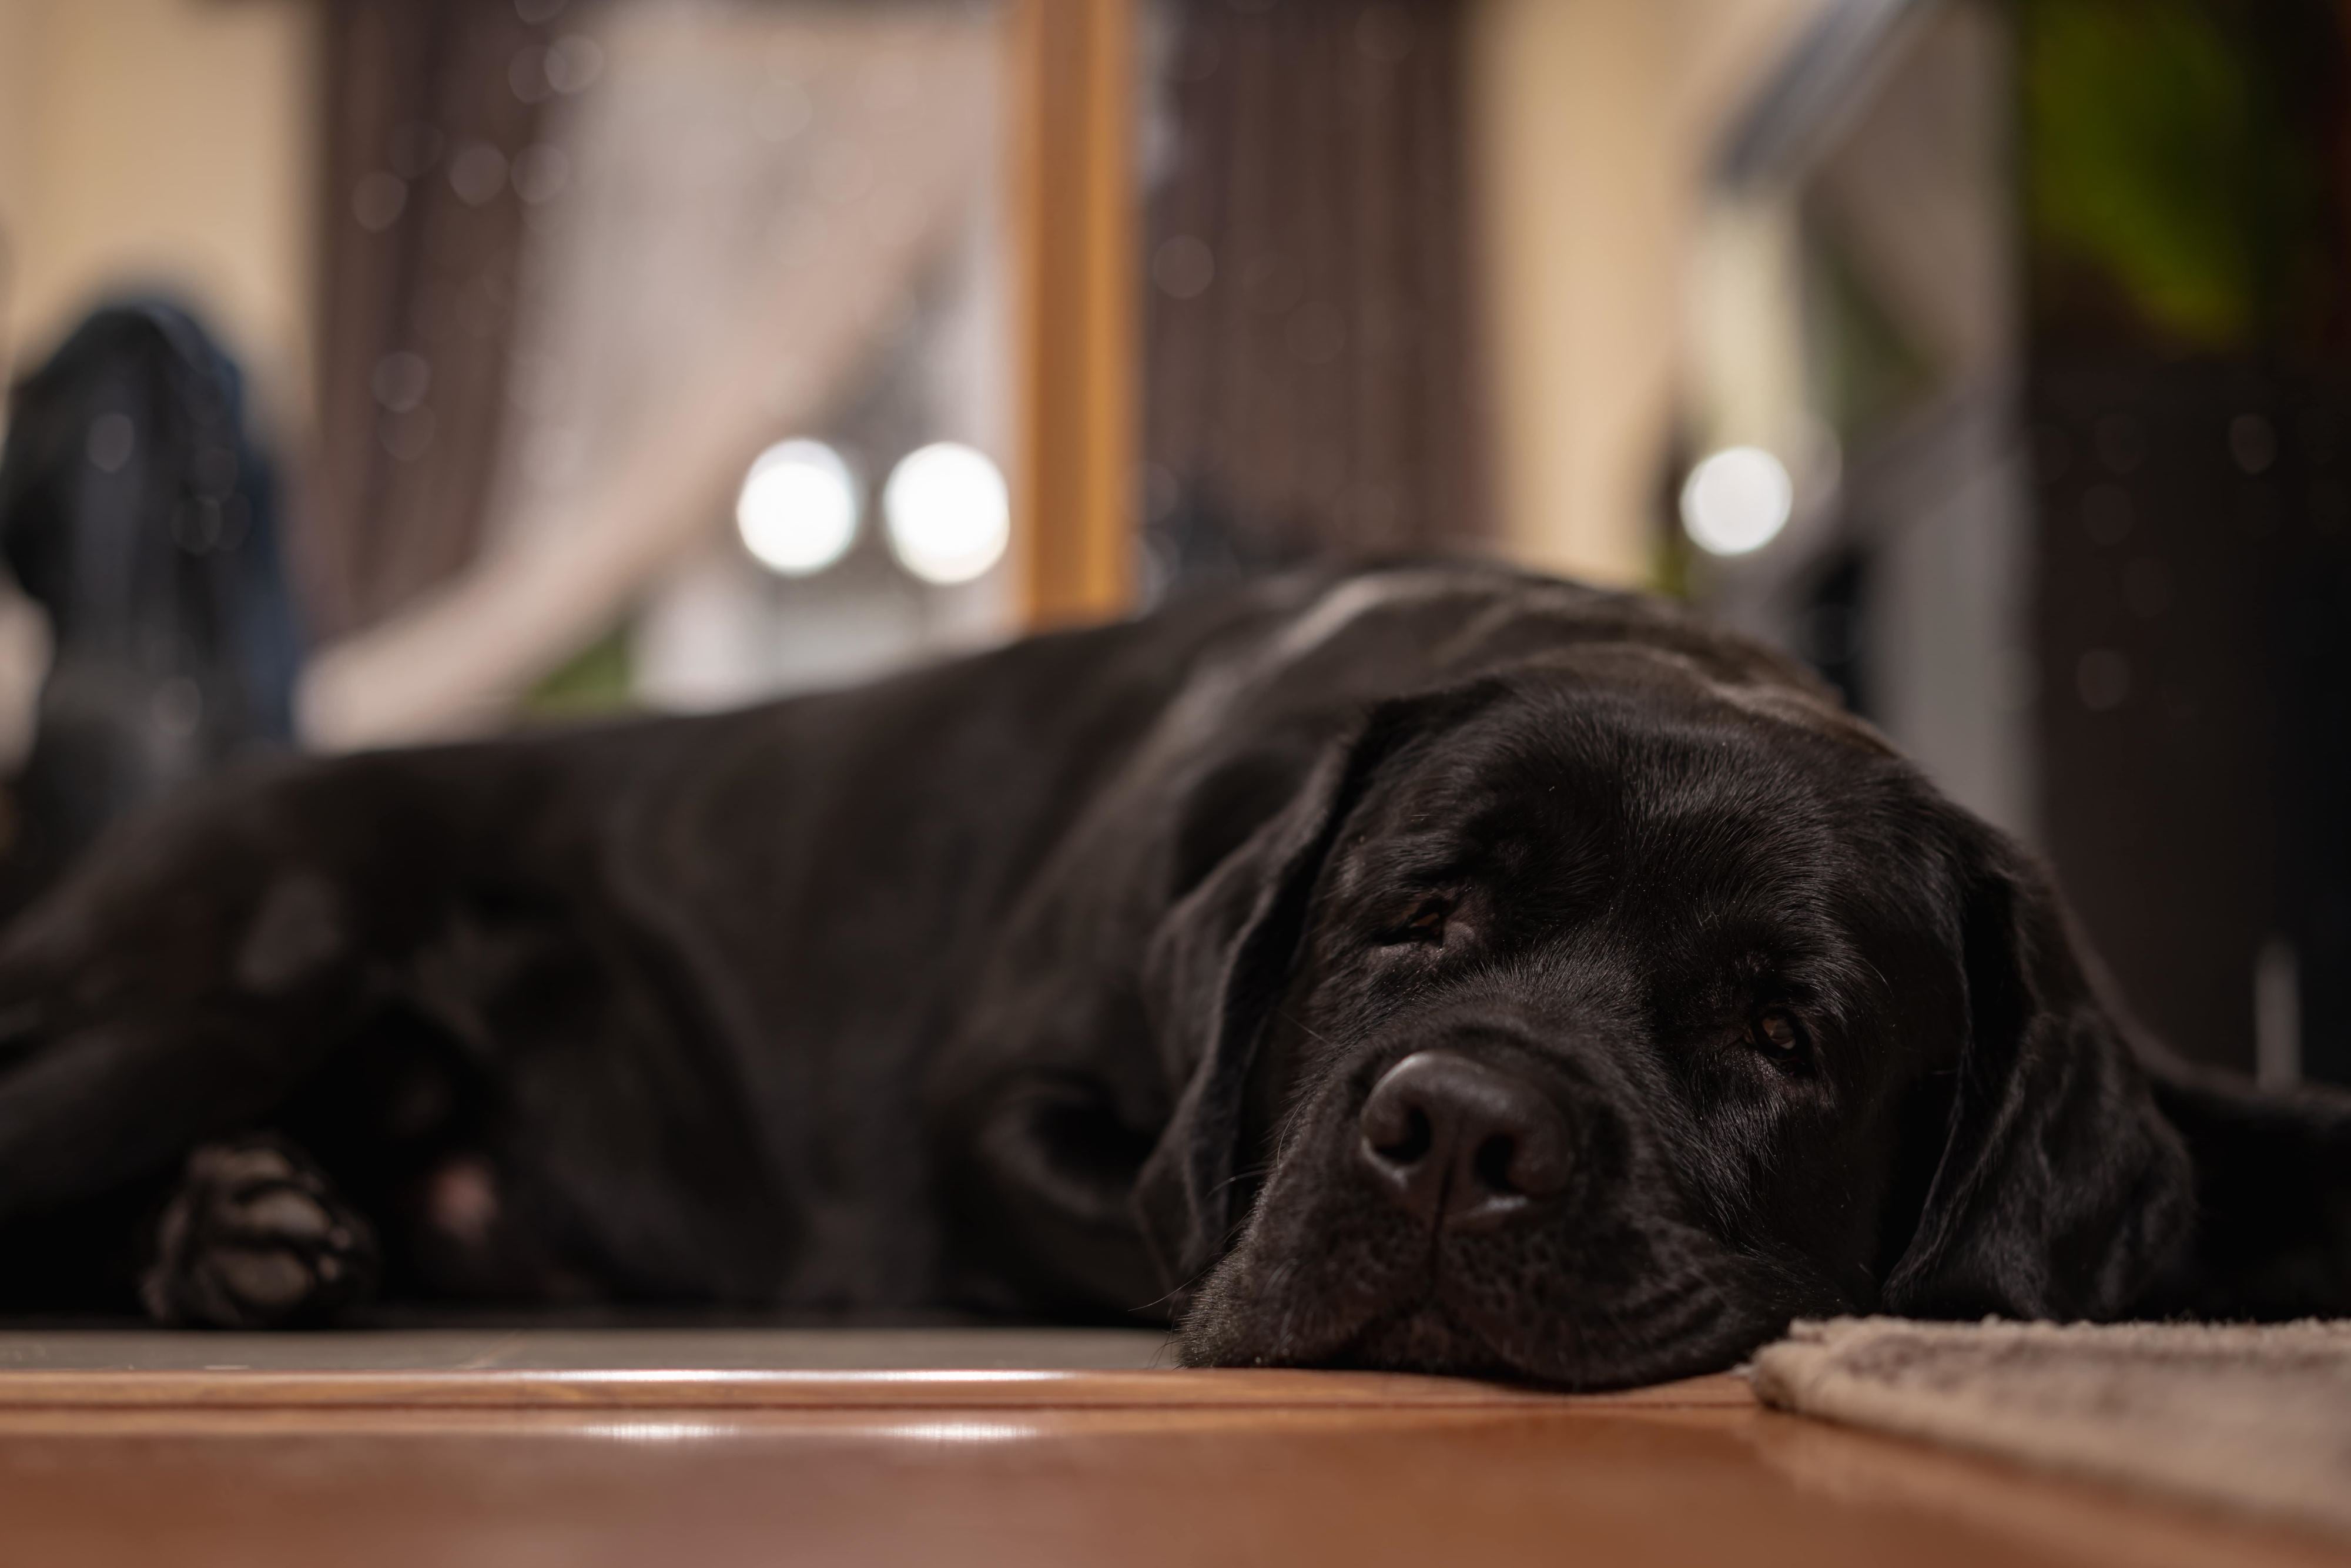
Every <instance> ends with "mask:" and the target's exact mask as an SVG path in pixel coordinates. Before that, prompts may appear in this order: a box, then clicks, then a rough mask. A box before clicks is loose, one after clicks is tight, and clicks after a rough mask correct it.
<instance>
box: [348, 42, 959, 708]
mask: <svg viewBox="0 0 2351 1568" xmlns="http://www.w3.org/2000/svg"><path fill="white" fill-rule="evenodd" d="M594 16H595V22H594V25H593V26H591V27H589V28H588V29H586V30H584V31H583V32H581V33H580V34H578V35H575V36H573V37H572V38H570V39H568V40H566V42H565V43H564V44H563V45H562V46H559V47H561V48H564V49H568V50H569V56H568V57H567V59H566V61H565V64H566V68H569V69H572V70H575V71H579V72H584V73H592V74H593V75H594V76H595V77H596V78H598V79H597V83H596V90H594V91H592V92H583V93H580V94H578V95H577V96H575V97H574V98H572V99H569V103H570V105H571V108H570V109H569V111H568V114H567V116H566V118H565V119H564V120H561V121H560V122H559V125H558V127H557V129H556V131H555V133H554V134H553V135H552V136H551V137H550V139H549V141H548V142H547V143H546V144H545V145H544V146H543V147H542V148H540V149H538V150H536V151H535V152H532V153H531V154H529V155H528V156H527V157H526V158H524V159H522V160H518V161H517V164H516V167H515V169H514V171H513V177H514V179H515V181H516V184H517V191H518V192H519V193H521V194H522V195H523V197H524V199H525V200H526V201H527V202H528V203H529V204H531V208H532V219H531V223H530V225H529V237H528V242H527V248H526V251H525V254H524V257H523V266H522V268H521V273H522V283H521V286H520V287H521V288H522V299H521V302H520V303H521V312H522V315H521V327H520V329H519V332H518V334H517V364H516V367H515V370H516V374H515V375H514V377H513V388H514V391H513V396H514V398H515V401H516V405H517V406H516V408H515V410H514V414H515V417H514V418H513V419H512V420H511V422H510V427H509V428H510V430H511V432H512V434H511V436H510V439H509V440H508V443H507V450H506V452H505V455H504V458H503V461H502V465H501V467H500V471H499V474H498V477H497V480H496V485H495V488H494V497H495V500H494V505H493V522H492V536H491V538H490V540H489V542H488V545H487V547H486V549H485V552H484V554H483V557H482V559H481V560H480V562H479V564H478V565H477V566H476V567H475V568H474V569H473V570H471V571H470V572H469V573H468V574H467V575H466V576H465V577H464V578H463V579H461V580H458V581H457V582H456V583H455V584H454V585H453V586H451V587H450V588H449V589H447V590H446V591H443V592H441V593H439V594H437V595H435V596H434V597H432V598H431V599H428V600H426V601H423V602H421V603H419V604H418V605H416V606H415V607H413V609H412V610H410V611H408V612H404V613H403V614H402V615H401V616H400V617H398V618H397V619H396V620H394V621H392V622H390V623H387V624H385V625H382V626H381V627H379V628H377V629H374V630H372V631H371V632H367V633H365V634H363V635H361V636H360V637H357V638H354V639H352V640H350V641H349V642H347V643H342V644H340V645H339V646H336V647H334V648H330V649H329V650H327V651H326V652H325V653H323V654H322V655H321V656H320V657H319V659H317V660H316V661H315V662H314V664H313V666H312V670H311V673H310V676H309V678H308V684H307V686H306V689H305V692H304V695H303V706H302V712H303V718H304V723H305V727H306V731H307V733H308V737H310V738H311V739H312V740H313V742H314V743H316V744H319V745H322V746H327V747H342V746H352V745H363V744H381V743H387V742H397V741H402V740H407V739H413V738H422V737H432V736H438V735H447V734H455V733H464V732H465V731H468V730H473V729H478V728H481V727H486V726H487V725H490V724H494V723H495V722H496V720H497V719H498V718H499V717H500V716H502V715H503V714H504V713H505V712H506V711H507V709H508V708H509V706H510V705H511V703H512V702H513V700H514V699H515V697H516V696H517V695H518V694H520V693H521V692H522V691H524V690H526V689H527V688H528V685H529V684H530V683H531V682H532V681H533V680H534V679H536V678H537V677H538V675H540V674H543V673H545V672H546V671H547V670H549V668H552V667H553V666H554V665H556V664H559V663H560V662H561V661H562V660H563V659H564V658H565V657H567V656H568V655H569V653H571V652H573V651H574V650H576V649H578V648H579V647H580V646H582V645H584V644H585V643H588V642H589V641H590V640H591V639H592V638H594V637H595V636H596V635H597V634H598V633H599V632H601V631H603V630H604V629H606V628H607V627H609V626H611V625H612V624H613V623H614V622H615V621H616V620H617V619H618V618H619V617H620V616H621V615H622V613H623V612H626V610H627V609H628V608H629V607H630V606H631V605H632V604H633V603H635V602H637V601H640V600H641V599H643V597H644V596H645V595H646V594H647V593H648V591H650V590H651V588H652V587H653V585H654V584H655V583H656V582H657V581H658V580H661V579H662V578H663V576H664V574H665V573H670V572H674V571H676V570H679V569H680V565H681V563H683V562H689V561H691V560H693V559H695V557H696V555H697V553H698V552H700V553H702V554H704V555H705V558H707V554H708V552H709V551H710V550H711V549H713V540H714V539H715V538H723V537H724V536H723V530H724V528H726V523H727V520H728V518H729V516H730V511H731V502H732V497H733V494H734V490H735V486H737V483H738V481H739V480H740V479H741V477H742V475H743V473H744V471H745V468H746V467H747V465H748V463H749V461H750V459H751V458H752V457H753V456H754V455H756V454H757V453H758V451H759V450H760V449H761V448H762V447H763V446H765V445H766V444H768V443H769V442H770V441H773V440H776V439H779V438H781V437H783V436H786V435H790V434H802V433H806V432H810V431H814V430H820V429H822V428H823V427H824V426H825V425H826V424H827V423H828V421H830V420H831V419H832V418H834V417H836V416H837V415H838V414H839V413H841V411H842V409H843V407H844V405H845V404H846V403H847V402H848V401H849V400H851V399H852V397H854V396H856V395H858V393H859V392H860V391H861V389H862V383H863V382H864V380H866V379H867V378H868V377H870V375H871V373H872V365H873V362H874V361H875V359H876V356H877V354H879V353H881V352H882V351H883V350H885V349H886V347H887V346H888V344H889V343H890V342H891V340H892V337H893V332H896V331H899V330H901V329H903V328H904V324H905V322H906V320H907V319H908V318H909V316H910V314H912V313H914V312H915V311H917V310H918V309H920V308H924V302H925V298H936V297H937V296H938V295H939V294H940V292H941V291H940V289H939V288H938V287H936V286H935V285H936V278H937V277H938V275H939V274H940V272H941V270H942V269H943V268H948V267H958V266H960V267H965V268H968V267H970V265H971V259H970V258H971V257H972V256H973V254H974V252H975V248H976V247H977V249H978V250H981V251H984V250H985V249H986V248H987V242H986V240H985V238H983V239H981V240H979V241H977V242H975V238H974V235H975V231H976V229H987V228H988V227H990V226H991V222H992V219H993V215H994V214H995V212H996V195H997V187H998V183H999V176H1000V173H1001V165H1000V160H999V157H998V145H999V144H998V137H997V134H996V127H997V122H998V103H997V96H996V95H997V89H998V47H999V46H998V26H997V22H996V17H995V13H994V10H993V8H991V7H984V6H952V5H903V6H900V5H855V6H852V5H806V6H800V5H776V4H758V3H755V0H616V3H614V4H611V5H607V6H605V7H604V8H602V9H601V10H600V11H599V12H597V13H595V14H594ZM947 292H949V293H950V294H952V292H953V290H948V291H947ZM976 308H978V309H979V310H981V311H982V312H983V313H985V311H986V308H987V307H986V305H985V304H984V303H983V304H981V305H979V306H977V307H976ZM947 336H948V338H949V340H952V338H953V336H954V334H952V333H949V334H948V335H947ZM983 357H985V356H983ZM999 357H1000V356H999ZM947 373H949V374H950V375H951V374H953V373H954V372H953V371H948V372H947ZM965 379H966V381H967V382H968V381H969V380H970V378H969V376H968V375H967V376H966V378H965ZM1001 401H1002V400H1001V398H1000V397H996V398H991V397H990V396H989V395H988V394H987V392H985V391H981V392H978V393H977V395H974V396H968V397H967V398H966V399H965V404H966V407H967V411H976V412H967V413H966V415H965V416H964V423H966V424H967V425H969V426H971V427H972V428H970V429H969V430H968V431H967V432H958V434H963V437H964V438H965V439H971V440H975V441H976V442H977V443H979V444H984V445H1000V442H1001V439H1002V434H1003V433H1002V432H1001V430H1000V429H996V428H989V427H988V426H989V424H990V421H991V420H992V419H993V418H995V415H994V414H993V413H991V410H993V409H994V408H995V407H996V406H997V405H998V404H1000V402H1001ZM705 565H706V559H705Z"/></svg>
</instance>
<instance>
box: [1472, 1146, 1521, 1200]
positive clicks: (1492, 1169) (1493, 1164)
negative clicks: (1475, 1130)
mask: <svg viewBox="0 0 2351 1568" xmlns="http://www.w3.org/2000/svg"><path fill="white" fill-rule="evenodd" d="M1518 1157H1519V1145H1518V1140H1517V1139H1515V1138H1512V1137H1510V1136H1509V1135H1508V1134H1500V1133H1498V1134H1495V1135H1494V1136H1492V1137H1490V1138H1488V1139H1487V1140H1486V1141H1485V1142H1484V1143H1482V1144H1479V1145H1478V1155H1477V1158H1476V1159H1475V1160H1474V1161H1473V1162H1472V1168H1473V1169H1475V1170H1476V1172H1477V1174H1478V1179H1479V1181H1481V1182H1483V1183H1484V1184H1485V1185H1486V1186H1487V1187H1488V1188H1489V1189H1490V1190H1492V1191H1494V1192H1498V1193H1510V1194H1513V1195H1519V1196H1523V1195H1521V1194H1519V1184H1518V1182H1517V1181H1516V1180H1515V1179H1514V1178H1513V1177H1512V1176H1511V1175H1510V1166H1511V1165H1512V1163H1513V1162H1515V1161H1516V1160H1517V1159H1518Z"/></svg>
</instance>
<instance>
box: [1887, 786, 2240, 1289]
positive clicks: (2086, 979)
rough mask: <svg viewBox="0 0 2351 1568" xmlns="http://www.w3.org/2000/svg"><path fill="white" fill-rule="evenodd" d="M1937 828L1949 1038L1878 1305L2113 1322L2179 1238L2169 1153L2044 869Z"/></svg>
mask: <svg viewBox="0 0 2351 1568" xmlns="http://www.w3.org/2000/svg"><path fill="white" fill-rule="evenodd" d="M1949 827H1950V837H1951V838H1952V839H1953V840H1954V841H1955V843H1956V855H1955V873H1956V876H1955V880H1956V882H1957V884H1958V891H1957V894H1956V897H1957V902H1958V904H1959V919H1958V929H1959V942H1960V946H1961V950H1962V954H1963V967H1964V979H1965V984H1966V991H1967V1009H1968V1019H1967V1035H1966V1040H1965V1042H1964V1044H1963V1046H1962V1048H1961V1051H1960V1054H1959V1062H1958V1067H1957V1077H1956V1082H1953V1083H1952V1085H1951V1092H1950V1096H1949V1117H1948V1120H1947V1122H1946V1124H1945V1136H1944V1139H1943V1144H1942V1148H1941V1154H1940V1158H1939V1162H1938V1164H1937V1165H1936V1166H1935V1168H1934V1172H1933V1176H1932V1179H1931V1181H1930V1182H1929V1183H1928V1187H1927V1194H1926V1199H1925V1205H1924V1208H1923V1210H1922V1212H1921V1214H1920V1217H1919V1220H1918V1224H1917V1229H1916V1230H1915V1231H1914V1232H1913V1233H1912V1235H1911V1237H1910V1239H1909V1243H1908V1245H1907V1248H1906V1249H1904V1250H1903V1251H1902V1253H1901V1254H1900V1257H1899V1259H1898V1260H1897V1261H1896V1263H1895V1265H1894V1267H1893V1269H1892V1270H1891V1272H1890V1273H1889V1275H1888V1276H1887V1279H1886V1290H1885V1305H1886V1310H1888V1311H1890V1312H1900V1313H1904V1314H1906V1315H1908V1316H1913V1317H1928V1318H1971V1317H1979V1316H1982V1315H1984V1314H1987V1313H1997V1314H1999V1315H2001V1316H2003V1317H2013V1318H2053V1319H2058V1320H2072V1319H2079V1318H2092V1319H2096V1318H2111V1317H2115V1316H2118V1315H2120V1314H2122V1313H2124V1312H2127V1311H2129V1310H2130V1309H2131V1307H2132V1306H2133V1304H2134V1303H2135V1302H2136V1301H2138V1300H2139V1299H2140V1298H2141V1297H2142V1296H2143V1295H2144V1294H2145V1292H2146V1291H2147V1290H2148V1289H2149V1288H2150V1286H2151V1285H2153V1284H2154V1283H2155V1281H2157V1279H2158V1276H2159V1275H2160V1274H2161V1273H2162V1272H2163V1271H2164V1270H2166V1269H2168V1267H2170V1266H2172V1265H2173V1263H2174V1262H2175V1260H2176V1259H2177V1257H2178V1255H2179V1251H2180V1249H2182V1248H2183V1247H2184V1246H2185V1245H2186V1242H2187V1239H2188V1236H2189V1230H2190V1228H2192V1225H2193V1223H2194V1179H2193V1176H2192V1175H2191V1172H2190V1168H2189V1161H2188V1157H2187V1154H2186V1151H2185V1150H2184V1149H2183V1148H2182V1146H2181V1145H2180V1142H2179V1136H2178V1134H2175V1133H2174V1132H2173V1131H2172V1129H2171V1127H2170V1125H2169V1124H2168V1123H2167V1122H2166V1121H2165V1119H2164V1118H2163V1116H2162V1115H2161V1114H2160V1113H2158V1110H2157V1108H2156V1105H2155V1102H2154V1099H2153V1096H2152V1095H2151V1094H2150V1092H2149V1089H2148V1085H2147V1079H2146V1076H2145V1074H2144V1073H2143V1072H2142V1071H2141V1070H2140V1068H2139V1065H2138V1063H2137V1061H2136V1059H2135V1057H2134V1055H2133V1052H2132V1049H2131V1046H2130V1043H2129V1040H2128V1039H2127V1035H2126V1027H2125V1025H2124V1024H2123V1022H2122V1021H2121V1019H2120V1018H2119V1017H2118V1016H2117V1014H2116V1010H2115V1009H2113V1008H2112V1007H2110V1006H2109V1005H2108V1003H2107V1002H2106V1001H2105V998H2103V997H2102V996H2101V995H2100V990H2101V987H2100V985H2099V984H2098V983H2096V980H2095V977H2094V974H2093V971H2092V968H2091V966H2090V963H2089V962H2088V961H2087V959H2086V957H2085V952H2084V950H2083V949H2082V947H2081V946H2080V945H2079V943H2078V942H2077V939H2076V937H2075V935H2074V930H2073V928H2072V922H2071V920H2070V918H2069V917H2068V915H2067V914H2066V912H2065V909H2064V905H2063V904H2062V902H2061V901H2060V900H2059V898H2058V896H2057V894H2056V892H2055V889H2054V888H2053V885H2052V883H2051V882H2050V880H2049V877H2048V875H2047V873H2045V872H2044V871H2043V869H2042V868H2041V867H2040V866H2039V865H2038V864H2036V863H2034V862H2033V861H2032V858H2031V857H2030V856H2028V855H2027V854H2026V853H2025V852H2023V851H2022V849H2020V848H2019V847H2017V846H2016V845H2015V844H2014V843H2013V842H2011V841H2010V840H2008V839H2007V838H2006V837H2005V836H2003V835H2001V834H2000V833H1998V832H1996V831H1993V830H1991V829H1990V828H1988V827H1986V826H1984V825H1983V824H1981V823H1980V822H1978V821H1975V820H1974V819H1972V818H1966V817H1962V816H1960V815H1959V813H1957V812H1953V813H1952V814H1951V818H1950V821H1949Z"/></svg>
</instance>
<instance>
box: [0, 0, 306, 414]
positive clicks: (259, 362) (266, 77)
mask: <svg viewBox="0 0 2351 1568" xmlns="http://www.w3.org/2000/svg"><path fill="white" fill-rule="evenodd" d="M313 26H314V22H313V8H312V7H311V5H309V4H308V0H0V242H5V246H6V254H7V256H8V257H9V260H10V263H11V265H10V267H9V268H8V272H7V276H6V281H5V283H0V289H5V294H4V295H0V334H5V336H0V356H5V359H6V361H9V362H11V363H13V364H15V365H16V366H17V367H18V368H21V367H22V366H23V364H24V363H25V362H26V360H27V358H28V357H29V356H33V355H37V354H39V353H41V352H44V351H46V350H47V348H48V347H49V346H50V345H51V344H53V343H54V342H55V340H57V337H58V335H59V334H60V333H62V332H63V331H64V330H65V329H68V327H70V326H71V324H72V323H73V321H74V319H76V318H77V317H78V315H79V314H80V313H81V312H82V311H84V310H85V309H87V308H89V306H90V305H91V304H92V303H94V302H95V301H96V300H98V299H99V298H102V297H104V296H105V295H107V294H109V293H111V292H114V291H117V290H120V289H125V288H134V287H169V288H171V289H172V290H174V291H175V292H178V293H181V294H183V295H184V296H186V297H187V298H191V299H193V301H194V302H195V303H196V305H197V306H198V307H199V308H201V309H202V310H203V312H204V315H205V316H206V318H207V319H209V320H210V321H211V322H212V323H213V325H214V330H215V331H217V332H218V333H220V334H221V335H222V336H223V337H224V338H225V340H227V342H228V345H229V347H230V348H231V349H232V350H233V351H235V352H236V353H237V354H238V355H239V357H240V358H242V359H243V360H244V361H246V364H247V367H248V368H249V369H250V370H251V371H252V372H253V374H254V381H255V387H256V392H257V393H258V394H259V396H260V398H261V401H262V403H263V405H264V407H265V409H266V411H267V412H268V413H271V414H272V415H274V416H275V417H277V419H279V420H281V421H286V422H289V423H307V420H308V407H309V378H310V335H309V327H310V313H311V294H310V277H311V253H312V249H313V243H312V235H313V231H314V227H315V225H314V222H313V216H312V211H313V201H314V183H315V182H314V176H313V172H312V165H311V161H310V150H311V147H312V144H313V141H314V140H315V138H314V137H313V136H312V135H311V133H310V121H311V93H312V80H313V60H314V50H313V48H312V39H311V30H312V27H313Z"/></svg>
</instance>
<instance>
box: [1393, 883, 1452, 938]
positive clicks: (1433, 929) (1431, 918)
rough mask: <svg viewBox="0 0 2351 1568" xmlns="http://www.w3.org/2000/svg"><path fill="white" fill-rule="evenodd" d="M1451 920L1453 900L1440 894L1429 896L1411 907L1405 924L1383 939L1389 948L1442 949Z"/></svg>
mask: <svg viewBox="0 0 2351 1568" xmlns="http://www.w3.org/2000/svg"><path fill="white" fill-rule="evenodd" d="M1452 918H1453V900H1451V899H1450V898H1447V897H1445V896H1444V895H1442V894H1431V895H1430V896H1429V897H1426V898H1424V899H1422V900H1421V901H1420V902H1419V903H1418V904H1415V905H1414V906H1413V911H1412V914H1411V915H1409V916H1408V917H1407V918H1406V919H1405V923H1404V924H1403V925H1399V926H1397V927H1395V929H1394V930H1392V931H1390V932H1388V933H1387V935H1386V936H1385V937H1384V938H1383V939H1384V941H1385V942H1386V943H1387V944H1388V945H1389V946H1424V947H1442V946H1444V945H1445V928H1446V925H1447V923H1448V922H1449V921H1451V919H1452Z"/></svg>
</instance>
